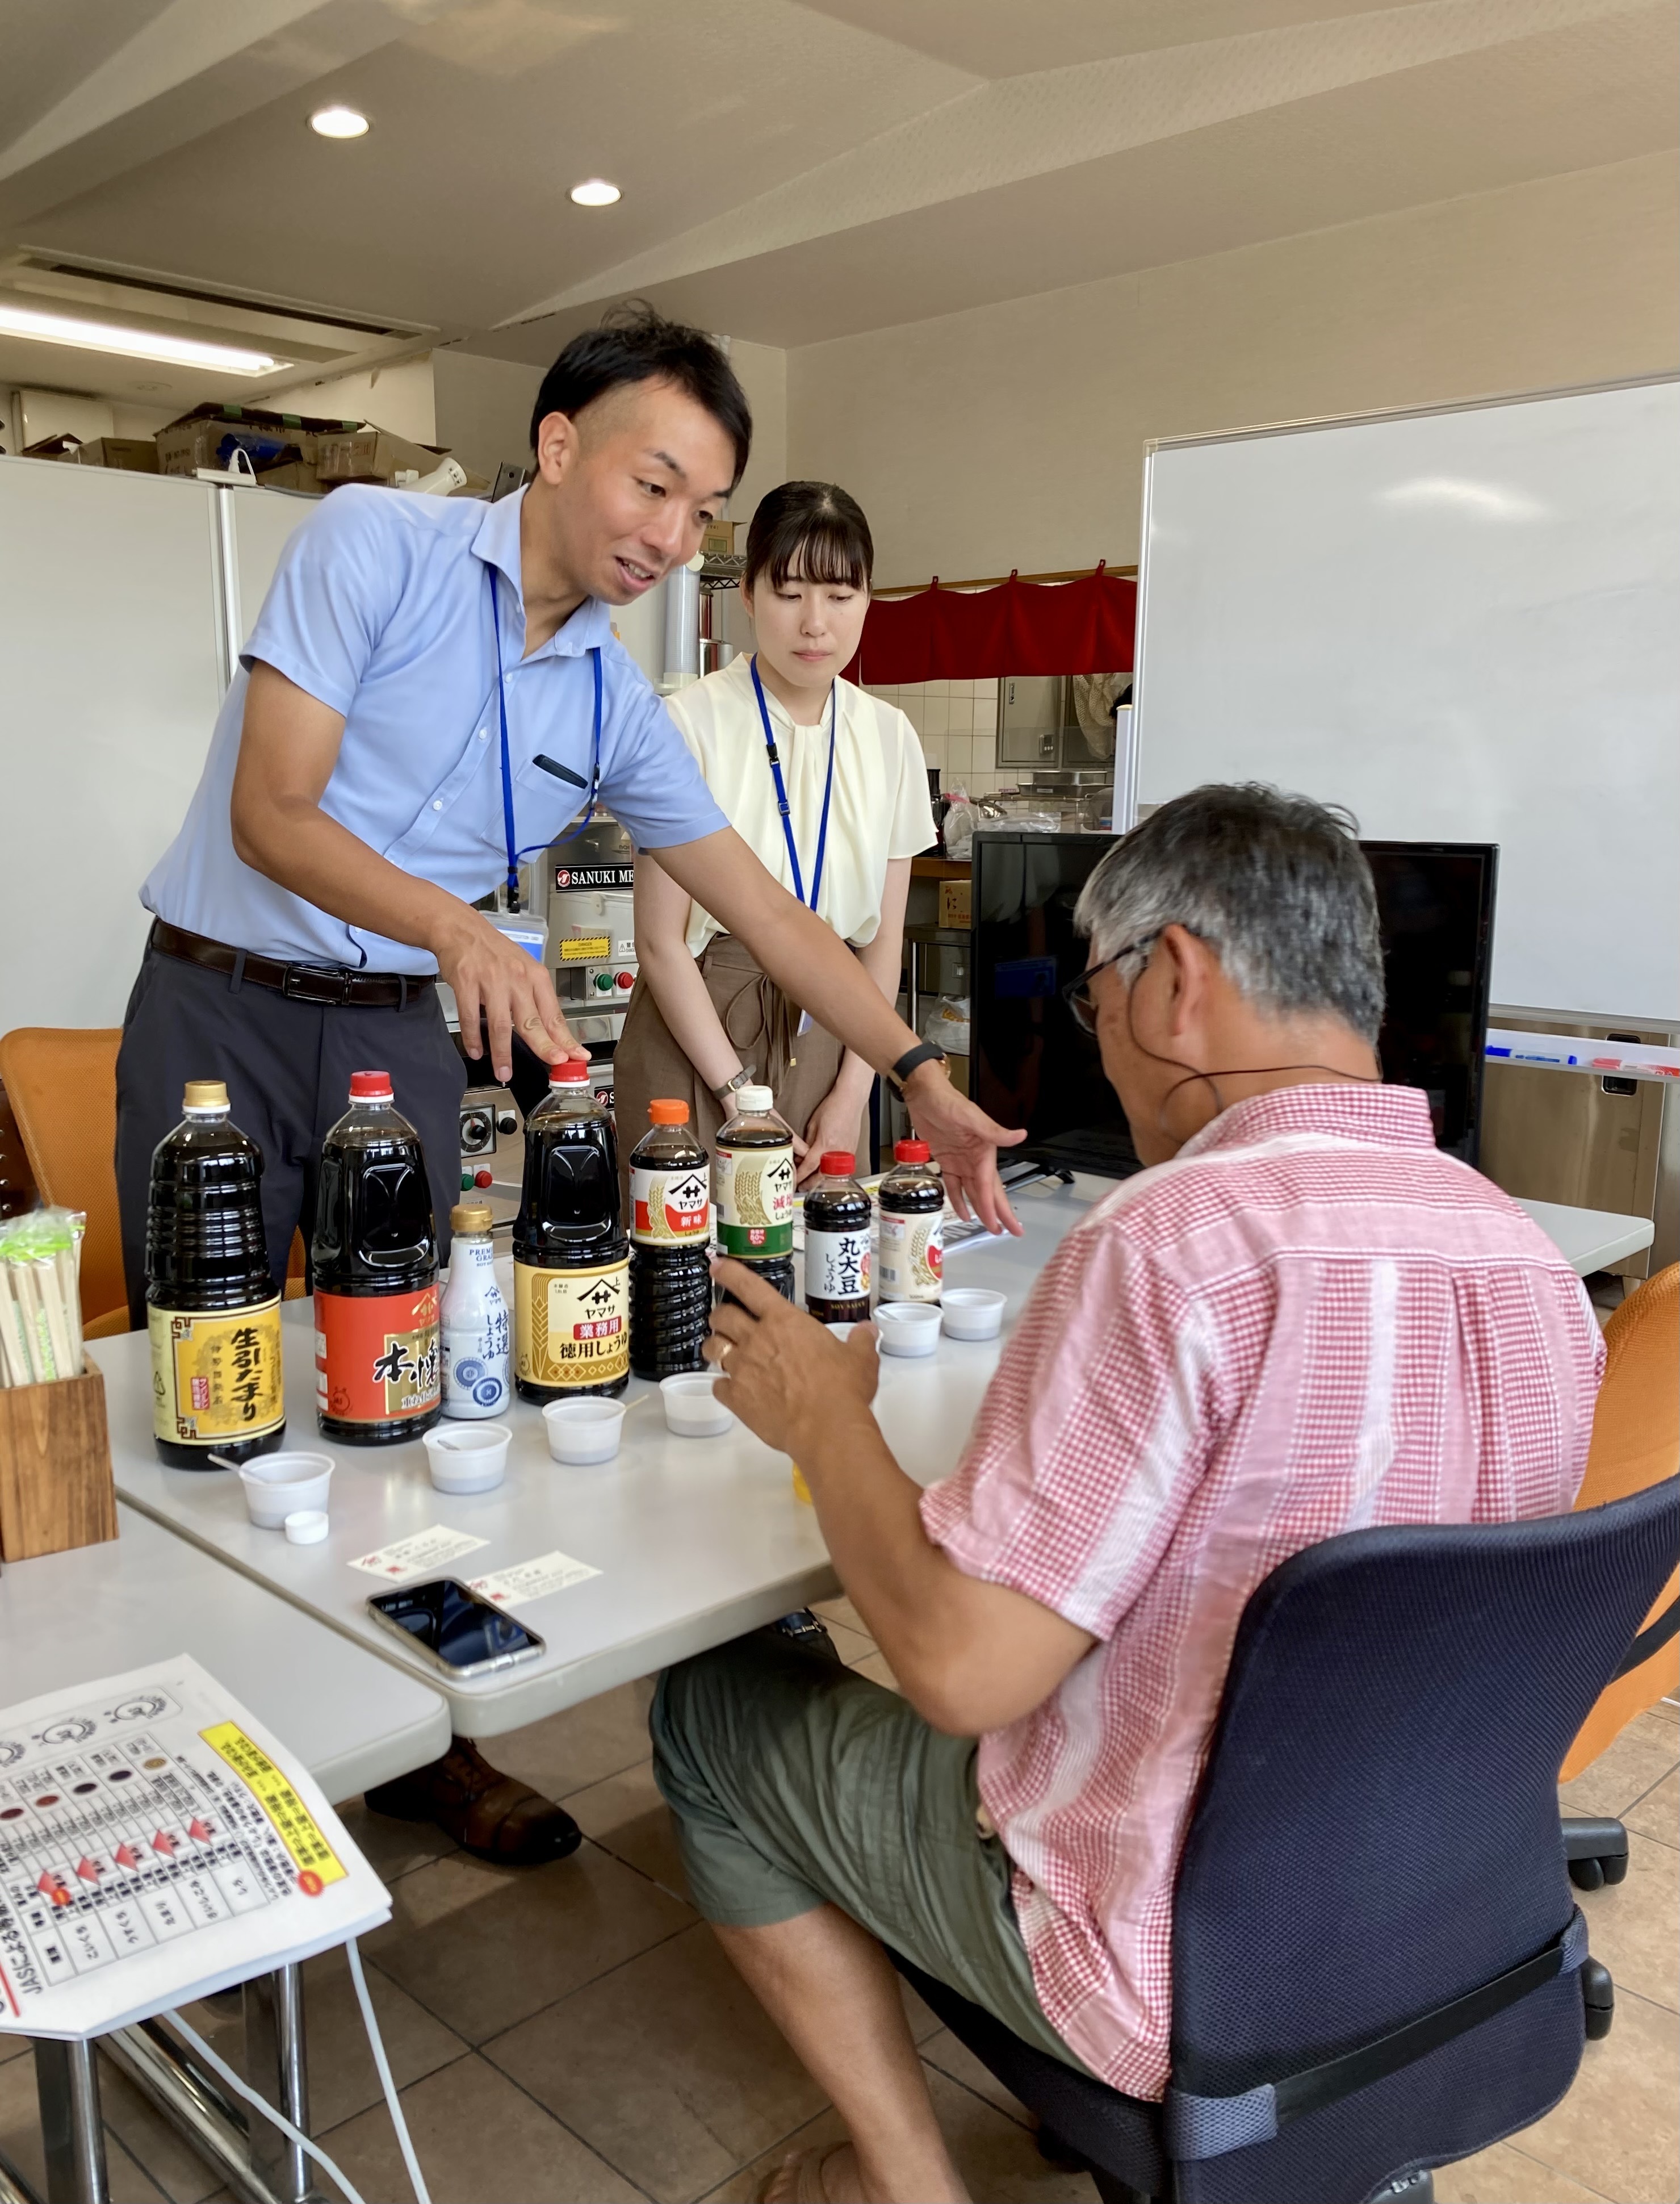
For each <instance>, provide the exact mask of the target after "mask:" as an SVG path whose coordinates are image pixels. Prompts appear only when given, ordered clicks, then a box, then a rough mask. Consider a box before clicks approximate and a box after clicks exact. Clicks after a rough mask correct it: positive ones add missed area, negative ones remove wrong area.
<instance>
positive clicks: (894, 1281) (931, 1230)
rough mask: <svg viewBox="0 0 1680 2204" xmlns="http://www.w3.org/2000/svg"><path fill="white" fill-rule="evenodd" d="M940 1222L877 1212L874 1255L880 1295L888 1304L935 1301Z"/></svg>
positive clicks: (940, 1270)
mask: <svg viewBox="0 0 1680 2204" xmlns="http://www.w3.org/2000/svg"><path fill="white" fill-rule="evenodd" d="M943 1224H944V1219H943V1218H941V1217H939V1216H938V1215H935V1216H932V1217H917V1216H914V1215H911V1216H905V1215H902V1213H898V1212H894V1211H892V1210H890V1209H884V1210H883V1211H882V1212H881V1240H880V1247H879V1249H878V1256H879V1264H880V1279H879V1283H880V1288H881V1293H882V1295H883V1296H884V1298H885V1299H886V1300H897V1301H937V1300H938V1298H939V1289H940V1283H941V1280H942V1278H943V1276H944V1234H943V1230H942V1227H943Z"/></svg>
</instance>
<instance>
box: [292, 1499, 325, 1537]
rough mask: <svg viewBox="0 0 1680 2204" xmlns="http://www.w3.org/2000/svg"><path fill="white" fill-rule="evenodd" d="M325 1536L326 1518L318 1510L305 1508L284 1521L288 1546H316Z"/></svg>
mask: <svg viewBox="0 0 1680 2204" xmlns="http://www.w3.org/2000/svg"><path fill="white" fill-rule="evenodd" d="M326 1535H327V1518H326V1516H325V1515H324V1514H322V1512H321V1510H320V1509H319V1508H304V1509H303V1510H302V1511H301V1512H300V1513H299V1514H296V1515H288V1516H287V1519H286V1543H287V1545H288V1546H318V1545H319V1544H320V1543H321V1541H322V1539H323V1538H324V1537H326Z"/></svg>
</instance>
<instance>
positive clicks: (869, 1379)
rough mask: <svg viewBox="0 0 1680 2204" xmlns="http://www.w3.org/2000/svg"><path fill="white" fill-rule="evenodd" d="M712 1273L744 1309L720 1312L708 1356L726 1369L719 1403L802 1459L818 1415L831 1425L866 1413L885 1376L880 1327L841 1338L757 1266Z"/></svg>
mask: <svg viewBox="0 0 1680 2204" xmlns="http://www.w3.org/2000/svg"><path fill="white" fill-rule="evenodd" d="M712 1275H713V1277H714V1278H715V1279H716V1280H717V1282H718V1283H719V1285H720V1286H722V1287H723V1289H725V1292H726V1293H731V1294H733V1295H734V1296H735V1298H736V1300H737V1301H739V1302H740V1303H741V1304H742V1306H740V1307H738V1308H736V1307H734V1306H725V1307H722V1308H717V1309H713V1312H712V1336H711V1337H710V1339H708V1340H707V1342H706V1349H705V1353H706V1359H707V1361H708V1362H710V1363H711V1364H713V1366H714V1367H715V1368H716V1369H717V1370H718V1371H719V1383H718V1385H717V1388H716V1391H717V1396H718V1399H719V1401H720V1402H721V1404H722V1405H723V1406H724V1407H726V1408H731V1409H733V1411H734V1412H735V1413H736V1415H737V1416H739V1417H740V1419H741V1420H742V1423H743V1424H745V1425H746V1426H747V1428H748V1431H752V1432H754V1434H755V1435H756V1436H757V1437H759V1438H761V1439H762V1440H763V1441H764V1443H765V1444H766V1446H772V1447H778V1448H779V1449H781V1451H782V1452H783V1453H784V1454H790V1455H798V1453H799V1449H800V1437H799V1435H800V1433H801V1432H802V1431H808V1430H809V1429H810V1427H811V1421H812V1419H813V1417H815V1418H818V1419H820V1420H822V1421H823V1422H825V1423H831V1422H832V1421H833V1420H834V1419H835V1418H837V1416H840V1415H842V1414H843V1413H845V1412H846V1411H847V1410H848V1409H854V1410H855V1409H859V1408H861V1409H867V1407H868V1406H869V1403H870V1402H871V1401H873V1399H874V1397H875V1385H876V1381H877V1379H878V1376H879V1372H878V1367H877V1363H876V1355H875V1331H874V1327H873V1324H860V1325H859V1326H858V1327H857V1329H856V1330H855V1331H854V1332H853V1334H852V1336H851V1337H850V1338H849V1339H848V1340H840V1339H836V1338H835V1337H834V1336H833V1334H832V1333H831V1332H830V1331H828V1330H825V1327H824V1326H823V1325H821V1324H819V1323H818V1322H817V1320H816V1318H814V1317H811V1316H807V1315H806V1314H804V1312H802V1310H799V1309H796V1308H794V1307H792V1306H790V1304H789V1303H788V1302H786V1301H784V1300H783V1299H782V1296H781V1295H780V1294H778V1292H777V1290H776V1289H775V1288H774V1286H767V1285H766V1283H764V1280H763V1279H762V1278H760V1277H759V1276H758V1275H757V1273H756V1272H755V1271H754V1270H753V1268H752V1266H751V1265H750V1264H747V1263H734V1262H731V1261H729V1260H728V1259H723V1260H721V1261H719V1262H716V1263H714V1264H713V1265H712Z"/></svg>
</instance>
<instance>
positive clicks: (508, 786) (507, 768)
mask: <svg viewBox="0 0 1680 2204" xmlns="http://www.w3.org/2000/svg"><path fill="white" fill-rule="evenodd" d="M484 578H485V580H486V581H487V582H488V584H489V587H490V632H491V633H492V634H493V635H494V637H495V639H496V708H497V710H498V712H499V713H500V716H501V831H502V841H503V844H504V846H505V847H506V850H507V907H508V909H510V910H511V911H517V910H518V908H519V860H520V858H521V857H529V856H535V853H536V852H537V850H546V849H547V848H548V847H549V846H550V844H552V843H553V842H557V841H560V840H563V839H564V836H562V835H559V834H556V835H551V836H550V838H549V840H548V841H547V842H533V843H532V844H531V845H530V847H529V849H528V850H522V849H520V848H519V847H518V836H517V835H516V834H515V832H514V831H513V765H512V757H511V755H510V754H509V750H508V743H507V683H506V679H505V678H504V676H503V673H502V663H501V614H500V611H499V609H498V607H497V604H496V570H495V568H494V566H486V567H485V569H484ZM589 658H590V662H591V665H592V667H593V670H594V672H595V728H594V732H593V733H592V734H591V736H590V738H589V804H588V806H587V808H586V809H585V810H584V813H583V817H582V818H581V819H580V820H578V821H577V824H576V825H575V826H573V827H568V828H567V829H566V830H565V831H566V832H567V833H569V834H574V833H581V832H583V828H584V827H587V826H588V825H589V821H590V820H592V819H593V818H594V817H595V794H596V791H597V790H598V789H599V788H600V645H599V644H598V643H591V644H590V646H589ZM538 762H539V763H546V762H547V761H546V760H539V761H538ZM551 770H552V768H551ZM825 816H826V815H825Z"/></svg>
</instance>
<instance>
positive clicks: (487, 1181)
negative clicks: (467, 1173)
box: [472, 1170, 496, 1186]
mask: <svg viewBox="0 0 1680 2204" xmlns="http://www.w3.org/2000/svg"><path fill="white" fill-rule="evenodd" d="M472 1182H473V1184H474V1185H475V1186H494V1184H495V1182H496V1175H495V1173H494V1171H488V1170H476V1171H475V1172H474V1173H473V1175H472Z"/></svg>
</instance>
